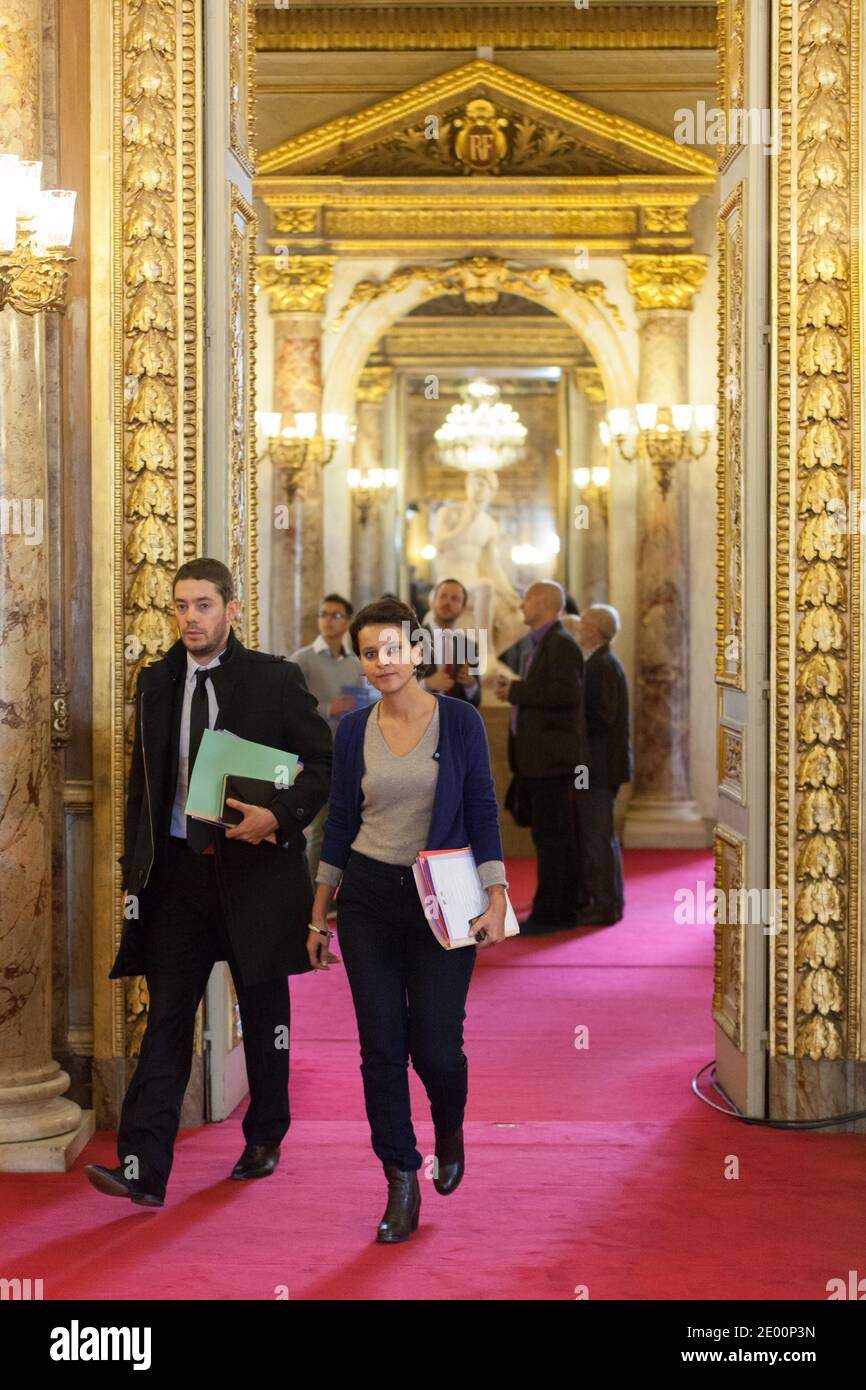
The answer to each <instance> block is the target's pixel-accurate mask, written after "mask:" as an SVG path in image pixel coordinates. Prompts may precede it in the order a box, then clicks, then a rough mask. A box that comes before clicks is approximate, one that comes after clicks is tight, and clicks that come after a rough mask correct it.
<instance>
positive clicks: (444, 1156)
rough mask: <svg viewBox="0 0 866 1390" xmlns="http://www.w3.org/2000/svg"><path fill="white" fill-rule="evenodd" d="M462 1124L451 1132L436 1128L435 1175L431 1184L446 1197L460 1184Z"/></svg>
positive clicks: (461, 1175) (461, 1170)
mask: <svg viewBox="0 0 866 1390" xmlns="http://www.w3.org/2000/svg"><path fill="white" fill-rule="evenodd" d="M463 1167H464V1156H463V1126H462V1125H461V1126H460V1128H459V1129H457V1130H455V1131H454V1133H453V1134H442V1133H441V1131H440V1130H438V1129H437V1130H436V1176H435V1177H434V1179H433V1186H434V1187H435V1188H436V1191H437V1192H441V1193H442V1196H443V1197H447V1196H448V1195H449V1193H451V1192H453V1191H454V1189H455V1188H456V1187H458V1186H459V1184H460V1179H461V1178H462V1177H463Z"/></svg>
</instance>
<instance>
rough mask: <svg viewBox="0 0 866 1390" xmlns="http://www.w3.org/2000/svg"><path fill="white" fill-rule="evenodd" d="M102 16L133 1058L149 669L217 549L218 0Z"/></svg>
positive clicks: (111, 589)
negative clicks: (209, 384)
mask: <svg viewBox="0 0 866 1390" xmlns="http://www.w3.org/2000/svg"><path fill="white" fill-rule="evenodd" d="M91 29H92V33H93V35H94V42H93V52H92V62H93V83H92V86H91V101H92V105H93V107H94V117H93V130H94V137H93V149H94V151H96V154H95V155H94V158H93V160H92V165H91V170H92V191H91V216H92V220H93V226H92V238H91V249H92V277H91V306H92V342H91V372H92V377H93V383H94V386H93V413H92V421H91V425H92V431H93V439H94V480H93V537H94V542H93V544H94V586H93V587H94V645H93V655H94V784H95V785H94V833H95V852H94V965H95V971H96V975H95V985H94V989H95V994H94V998H95V1019H96V1046H97V1048H98V1055H100V1056H123V1055H124V1054H131V1053H134V1052H135V1050H136V1048H137V1046H138V1042H139V1040H140V1037H141V1033H142V1030H143V1027H144V1022H145V1019H146V990H145V988H144V985H143V982H142V981H133V982H132V983H131V985H130V987H129V989H128V990H126V991H124V988H123V985H122V984H116V985H115V984H112V985H109V984H107V983H106V981H105V975H107V972H108V968H109V966H110V964H111V960H112V959H113V955H114V952H115V951H116V948H117V943H118V941H119V937H120V930H121V926H122V921H121V915H120V880H119V870H118V867H117V862H116V861H117V858H118V856H119V855H120V854H121V853H122V850H123V807H124V799H125V780H126V757H127V754H128V751H129V746H130V737H131V733H132V725H133V718H134V700H135V689H136V682H137V677H138V673H139V671H140V670H141V668H142V666H144V665H147V664H149V663H150V662H152V661H154V660H157V659H158V658H159V657H161V656H163V655H164V654H165V652H166V651H167V650H168V647H169V646H170V645H171V644H172V642H173V641H174V640H175V636H176V628H175V624H174V615H173V606H172V593H171V585H172V578H173V574H174V571H175V569H176V567H177V565H178V564H179V563H180V562H181V561H183V560H185V559H190V558H192V557H193V556H194V555H196V554H197V553H199V552H200V545H201V530H202V513H201V434H202V421H201V405H200V398H199V391H200V386H199V383H200V381H201V366H202V360H201V353H202V339H201V320H202V314H203V297H202V262H201V231H202V229H201V218H200V215H199V213H200V209H201V207H202V203H203V199H202V189H201V122H200V119H199V109H200V99H201V52H200V44H201V29H200V0H159V3H156V0H113V3H112V5H111V6H110V7H109V8H108V14H106V12H105V8H104V7H103V6H101V5H99V4H98V3H96V0H94V3H93V4H92V6H91ZM106 134H107V135H108V139H109V140H110V152H111V158H110V160H109V159H108V158H107V157H106V156H104V153H103V152H104V150H105V148H106ZM106 692H107V693H106Z"/></svg>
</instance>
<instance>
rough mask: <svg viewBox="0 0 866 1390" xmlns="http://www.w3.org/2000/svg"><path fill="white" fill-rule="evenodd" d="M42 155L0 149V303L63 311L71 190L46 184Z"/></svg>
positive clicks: (24, 308)
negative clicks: (24, 155)
mask: <svg viewBox="0 0 866 1390" xmlns="http://www.w3.org/2000/svg"><path fill="white" fill-rule="evenodd" d="M41 183H42V161H41V160H39V159H19V158H18V156H17V155H15V154H0V309H5V307H6V305H7V304H8V305H9V307H10V309H17V310H18V312H19V313H21V314H30V315H33V314H41V313H43V312H45V311H46V310H55V311H57V312H59V313H62V312H63V310H64V308H65V307H66V303H65V301H66V284H67V281H68V279H69V266H70V265H72V263H73V259H74V258H73V257H72V256H67V255H64V254H63V253H64V251H65V250H66V248H67V247H68V246H69V244H70V242H71V241H72V225H73V220H74V217H75V194H74V193H73V192H72V191H71V190H69V189H66V188H45V189H43V188H42V187H41Z"/></svg>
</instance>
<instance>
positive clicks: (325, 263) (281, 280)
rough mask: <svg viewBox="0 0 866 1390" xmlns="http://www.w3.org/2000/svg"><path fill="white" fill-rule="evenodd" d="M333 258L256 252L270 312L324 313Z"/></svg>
mask: <svg viewBox="0 0 866 1390" xmlns="http://www.w3.org/2000/svg"><path fill="white" fill-rule="evenodd" d="M335 261H336V257H334V256H289V255H285V256H280V255H276V256H259V257H258V270H257V273H258V280H259V285H260V287H261V288H262V289H263V290H265V292H266V293H267V295H268V297H269V299H270V301H271V313H272V314H283V313H290V314H321V313H323V312H324V308H325V296H326V295H327V293H328V291H329V289H330V288H331V285H332V284H333V279H334V264H335Z"/></svg>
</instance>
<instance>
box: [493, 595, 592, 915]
mask: <svg viewBox="0 0 866 1390" xmlns="http://www.w3.org/2000/svg"><path fill="white" fill-rule="evenodd" d="M564 601H565V595H564V593H563V590H562V588H561V586H560V585H559V584H557V583H555V582H554V581H553V580H551V579H545V580H540V581H539V582H538V583H535V584H531V585H530V586H529V588H528V589H527V591H526V593H525V595H524V597H523V602H522V604H521V607H522V610H523V616H524V618H525V620H526V623H527V625H528V626H529V628H530V645H529V648H528V650H527V651H526V652H525V653H524V656H523V661H522V671H521V675H520V677H519V678H518V679H514V678H511V679H509V677H508V676H505V675H501V676H498V677H497V678H496V683H495V687H494V688H495V691H496V694H497V696H498V698H499V699H501V700H507V701H509V703H510V704H511V707H512V708H511V720H510V727H509V737H508V761H509V766H510V767H511V770H512V772H514V773H515V774H516V775H517V776H518V777H519V779H520V782H521V787H522V790H523V792H524V793H525V796H526V800H527V802H528V810H529V818H530V826H531V831H532V840H533V844H534V845H535V853H536V858H537V886H536V890H535V897H534V898H533V901H532V912H531V913H530V916H529V917H528V918H527V919H526V921H525V922H523V923H521V928H520V930H521V932H524V933H528V934H530V935H532V934H541V933H546V932H554V931H560V930H561V929H562V928H566V927H573V926H574V925H575V915H576V913H577V910H578V908H579V907H580V906H582V904H583V902H584V901H585V898H584V894H583V892H582V888H581V884H580V858H579V853H578V827H577V818H576V811H575V778H576V776H577V775H578V770H579V768H580V767H581V766H582V765H583V764H584V763H585V733H584V726H583V706H582V686H583V657H582V655H581V651H580V648H579V647H578V645H577V643H576V642H575V640H574V638H573V637H571V636H570V634H569V633H568V632H567V631H566V630H565V627H564V626H563V624H562V621H561V614H562V612H563V605H564Z"/></svg>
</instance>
